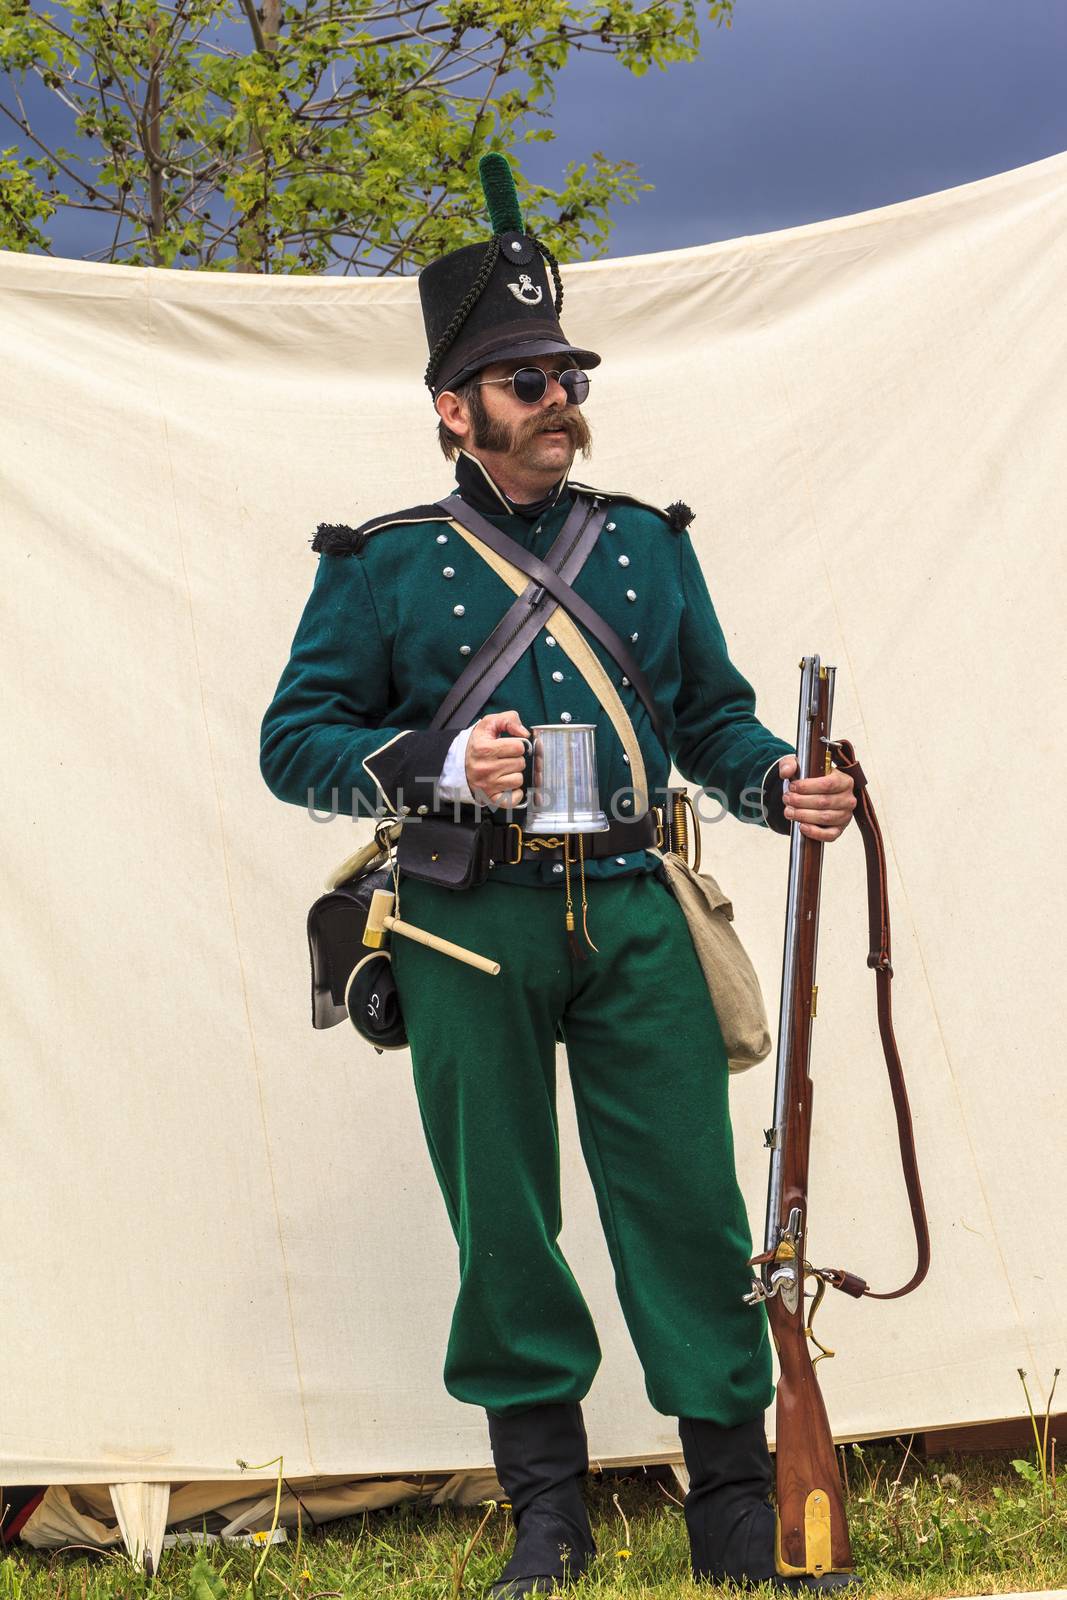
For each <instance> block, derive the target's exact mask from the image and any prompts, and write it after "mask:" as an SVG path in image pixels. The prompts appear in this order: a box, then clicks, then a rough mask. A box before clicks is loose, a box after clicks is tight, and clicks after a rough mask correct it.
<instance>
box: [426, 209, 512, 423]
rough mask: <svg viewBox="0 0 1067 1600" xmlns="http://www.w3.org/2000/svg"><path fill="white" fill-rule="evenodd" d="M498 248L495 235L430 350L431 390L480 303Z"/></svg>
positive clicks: (427, 370) (427, 373)
mask: <svg viewBox="0 0 1067 1600" xmlns="http://www.w3.org/2000/svg"><path fill="white" fill-rule="evenodd" d="M498 248H499V246H498V244H497V241H496V239H495V237H494V238H492V239H490V241H489V243H488V245H487V246H486V249H485V255H484V256H483V257H482V264H481V266H480V267H479V268H478V276H477V277H476V278H475V280H474V282H473V283H472V284H471V286H470V288H469V289H468V290H467V293H466V294H465V295H464V296H463V299H462V300H461V301H460V303H459V305H458V306H457V307H456V312H455V315H454V316H453V318H452V321H451V322H450V323H449V324H448V327H447V328H446V329H445V331H444V333H443V334H442V335H441V337H440V338H439V339H438V341H437V343H436V344H435V345H434V347H433V349H432V350H431V351H430V359H429V362H428V363H427V366H426V387H427V388H428V389H429V390H430V391H431V392H432V390H433V386H434V382H435V380H436V378H437V374H438V372H439V370H440V367H441V362H442V361H443V360H444V358H445V355H446V354H447V352H448V348H449V346H450V345H451V344H453V343H454V342H455V339H456V335H457V334H458V333H459V330H460V328H462V326H463V324H464V323H465V322H466V320H467V318H468V317H469V316H470V314H471V312H472V311H473V310H474V308H475V306H476V305H477V304H478V301H479V300H480V299H481V296H482V290H483V289H484V288H485V286H486V284H487V283H488V282H489V279H490V277H491V276H492V272H493V267H494V266H495V265H496V258H497V251H498Z"/></svg>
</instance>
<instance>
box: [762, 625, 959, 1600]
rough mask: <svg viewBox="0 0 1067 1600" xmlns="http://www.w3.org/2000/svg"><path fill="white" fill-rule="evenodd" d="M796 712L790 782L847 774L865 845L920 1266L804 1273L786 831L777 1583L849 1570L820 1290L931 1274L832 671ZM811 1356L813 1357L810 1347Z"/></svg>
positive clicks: (808, 687) (801, 1023)
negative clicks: (818, 1324)
mask: <svg viewBox="0 0 1067 1600" xmlns="http://www.w3.org/2000/svg"><path fill="white" fill-rule="evenodd" d="M800 667H801V686H800V714H799V719H798V726H797V762H798V768H799V770H798V772H797V777H798V778H807V777H814V776H817V775H819V774H822V773H825V772H829V771H830V768H831V765H835V766H837V767H839V768H840V769H841V770H842V771H845V772H849V773H851V775H852V778H853V783H854V786H855V793H856V800H857V805H856V811H855V820H856V823H857V825H858V827H859V829H860V833H861V834H862V837H863V846H864V851H865V855H866V862H867V899H868V912H869V920H870V953H869V954H868V957H867V965H868V966H869V967H872V968H873V969H874V972H875V979H876V983H877V994H878V1027H879V1032H880V1034H881V1039H882V1047H883V1051H884V1053H885V1059H886V1066H887V1068H888V1071H889V1078H890V1086H891V1088H892V1092H893V1103H894V1107H895V1111H896V1120H897V1133H898V1139H899V1143H900V1152H901V1160H902V1163H903V1167H904V1177H905V1182H906V1185H907V1190H908V1198H909V1200H910V1202H911V1211H912V1222H913V1225H914V1228H915V1238H916V1244H917V1249H918V1262H917V1265H916V1269H915V1272H914V1273H913V1274H912V1277H911V1278H910V1279H909V1281H908V1282H907V1283H906V1284H904V1285H903V1286H902V1287H901V1288H899V1289H894V1290H892V1291H890V1292H888V1293H882V1294H875V1292H874V1291H873V1290H872V1289H870V1288H868V1286H867V1284H866V1282H865V1280H864V1279H863V1278H861V1277H859V1276H858V1275H857V1274H855V1273H850V1272H844V1271H842V1270H841V1269H839V1268H836V1267H832V1268H814V1267H812V1266H811V1265H810V1263H809V1262H808V1260H807V1213H808V1158H809V1152H810V1147H811V1116H812V1083H811V1076H810V1071H809V1066H810V1054H811V1023H812V1018H813V1017H814V1016H815V1013H816V1004H817V998H818V988H817V985H816V982H815V958H816V951H817V946H818V933H819V894H820V888H821V881H822V855H823V846H822V842H821V841H820V840H818V839H810V838H808V837H807V836H806V835H805V834H803V833H801V831H800V829H799V827H797V826H796V825H795V824H794V826H793V828H792V829H791V839H790V848H789V893H788V901H787V908H786V924H785V953H784V957H783V962H782V999H781V1013H780V1019H779V1028H778V1061H777V1072H776V1077H775V1087H774V1124H773V1126H772V1127H771V1128H768V1130H767V1132H766V1135H765V1139H766V1143H767V1145H768V1147H769V1148H770V1152H771V1158H770V1178H769V1183H768V1188H767V1227H766V1234H765V1237H764V1249H763V1253H762V1254H761V1255H758V1256H755V1257H754V1258H753V1261H752V1265H753V1266H754V1267H758V1268H759V1277H758V1278H756V1279H755V1280H754V1282H753V1287H752V1292H751V1293H750V1294H748V1295H746V1296H745V1298H746V1300H747V1301H748V1302H749V1303H750V1304H756V1303H759V1302H761V1301H762V1302H764V1303H765V1304H766V1307H767V1314H768V1317H769V1319H770V1325H771V1333H772V1335H773V1338H774V1343H775V1348H776V1349H777V1351H778V1362H779V1366H780V1369H781V1375H780V1377H779V1381H778V1394H777V1408H776V1462H777V1499H778V1533H777V1549H776V1559H777V1566H778V1570H779V1572H780V1573H782V1574H783V1575H789V1574H798V1575H799V1574H802V1573H808V1574H811V1575H814V1576H817V1575H819V1574H821V1573H825V1572H848V1571H850V1570H851V1568H852V1565H853V1562H852V1550H851V1546H850V1544H849V1536H848V1525H847V1522H846V1519H845V1510H844V1503H843V1497H842V1491H841V1479H840V1475H839V1472H838V1465H837V1454H836V1451H835V1448H834V1440H833V1434H832V1433H831V1431H830V1423H829V1420H828V1418H827V1414H826V1407H825V1405H824V1403H823V1398H822V1394H821V1393H820V1390H819V1384H818V1379H817V1378H816V1376H815V1366H816V1364H817V1362H819V1361H821V1360H822V1359H823V1358H824V1357H825V1356H830V1355H832V1354H833V1351H831V1350H827V1349H826V1348H825V1346H823V1345H821V1344H819V1341H818V1340H817V1339H816V1338H815V1335H814V1333H813V1332H812V1326H811V1325H812V1321H813V1320H814V1316H815V1312H816V1311H817V1310H818V1308H819V1304H820V1302H821V1301H822V1297H823V1295H824V1294H825V1292H826V1287H827V1285H828V1284H829V1285H831V1286H832V1287H834V1288H836V1289H842V1290H844V1291H845V1293H847V1294H851V1295H854V1296H856V1297H857V1298H858V1297H859V1296H861V1295H869V1296H871V1297H872V1298H873V1299H879V1300H891V1299H896V1298H897V1297H898V1296H900V1295H903V1294H907V1293H909V1292H910V1291H911V1290H912V1289H915V1288H917V1287H918V1285H919V1284H920V1283H921V1282H922V1280H923V1278H924V1277H925V1276H926V1272H927V1269H928V1267H929V1264H930V1241H929V1233H928V1230H927V1224H926V1214H925V1211H924V1208H923V1200H922V1190H921V1188H920V1185H919V1175H918V1168H917V1164H916V1159H915V1147H914V1140H913V1137H912V1129H911V1115H910V1112H909V1109H908V1098H907V1091H906V1089H905V1086H904V1077H903V1070H902V1068H901V1064H900V1057H899V1055H898V1053H897V1047H896V1041H895V1040H894V1038H893V1024H892V1011H891V1000H890V982H891V979H892V976H893V968H892V965H891V960H890V942H889V907H888V902H887V896H886V869H885V853H884V850H883V847H882V837H881V832H880V829H879V827H878V821H877V818H876V817H875V814H874V809H873V807H872V805H871V801H870V795H869V793H868V789H867V780H866V778H865V776H864V774H863V769H862V768H861V767H860V765H859V763H858V761H857V760H856V753H855V750H854V749H853V748H852V746H851V744H849V743H848V741H847V740H844V739H842V740H838V741H833V740H831V738H830V717H831V712H832V708H833V693H834V668H833V667H823V666H821V665H820V661H819V657H818V656H805V657H804V659H803V660H802V661H801V663H800ZM807 1278H812V1279H814V1280H815V1285H816V1287H815V1292H814V1299H813V1302H812V1306H811V1310H810V1312H807V1311H806V1310H805V1294H804V1284H805V1280H806V1279H807ZM809 1339H810V1341H811V1343H812V1344H813V1345H815V1346H816V1347H817V1349H818V1350H819V1352H820V1354H819V1355H817V1356H815V1358H814V1359H813V1358H812V1355H811V1352H810V1350H809V1348H808V1340H809Z"/></svg>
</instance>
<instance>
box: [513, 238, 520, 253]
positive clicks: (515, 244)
mask: <svg viewBox="0 0 1067 1600" xmlns="http://www.w3.org/2000/svg"><path fill="white" fill-rule="evenodd" d="M511 248H512V249H513V250H514V251H515V254H516V255H518V253H519V251H520V250H521V249H522V245H521V244H520V243H519V241H518V239H512V241H511Z"/></svg>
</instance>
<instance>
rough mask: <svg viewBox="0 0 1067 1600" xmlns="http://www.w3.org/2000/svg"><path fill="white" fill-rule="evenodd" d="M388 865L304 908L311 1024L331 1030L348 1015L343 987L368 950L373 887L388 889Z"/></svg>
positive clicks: (352, 881) (332, 891) (390, 886)
mask: <svg viewBox="0 0 1067 1600" xmlns="http://www.w3.org/2000/svg"><path fill="white" fill-rule="evenodd" d="M392 887H393V875H392V873H391V872H390V871H389V868H388V867H380V868H379V869H378V870H377V871H375V872H367V873H364V874H363V876H362V877H358V878H350V879H349V880H348V882H347V883H341V884H338V886H337V888H336V889H333V890H331V891H330V893H329V894H324V895H320V896H319V898H318V899H317V900H316V901H315V904H314V905H313V906H312V907H311V910H310V911H309V912H308V919H307V933H308V949H309V951H310V953H311V1025H312V1027H313V1028H332V1027H335V1026H336V1024H337V1023H338V1022H343V1021H344V1019H345V1017H347V1016H348V1008H347V1006H346V1004H345V987H346V985H347V983H348V979H349V976H350V974H351V972H352V969H353V967H354V966H355V965H356V964H357V962H359V961H362V960H363V959H364V957H365V956H367V955H369V954H370V952H369V950H368V949H367V946H366V945H365V944H364V943H363V930H364V928H365V927H366V926H367V917H368V915H369V913H370V903H371V897H372V896H373V894H374V891H375V889H392Z"/></svg>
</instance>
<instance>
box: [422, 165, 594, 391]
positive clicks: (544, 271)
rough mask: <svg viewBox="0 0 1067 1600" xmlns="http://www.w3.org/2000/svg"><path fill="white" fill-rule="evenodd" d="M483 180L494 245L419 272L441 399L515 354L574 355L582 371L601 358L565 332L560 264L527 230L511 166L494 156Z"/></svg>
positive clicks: (471, 248)
mask: <svg viewBox="0 0 1067 1600" xmlns="http://www.w3.org/2000/svg"><path fill="white" fill-rule="evenodd" d="M478 174H479V176H480V178H481V180H482V190H483V192H484V194H485V199H486V204H487V205H488V207H489V222H490V226H491V227H492V230H493V237H492V239H490V240H489V241H488V243H486V244H468V245H463V247H462V248H461V249H459V250H450V251H449V253H448V254H447V255H445V256H439V257H438V258H437V260H436V261H431V262H430V263H429V265H428V266H426V267H424V268H423V269H422V271H421V272H420V274H419V295H420V297H421V299H422V315H423V320H424V322H425V324H426V339H427V343H428V344H429V347H430V360H429V364H428V365H427V368H426V386H427V388H428V389H429V390H430V391H431V393H432V394H434V395H435V396H436V395H438V394H441V393H442V391H443V390H445V389H454V388H455V387H456V385H457V384H460V383H463V381H464V380H465V379H466V378H469V377H471V376H472V375H473V374H474V373H475V372H477V371H478V370H479V369H480V368H481V367H486V366H488V365H489V364H490V362H493V361H502V360H506V359H507V358H509V357H511V356H551V355H567V356H570V357H572V359H573V360H574V362H575V365H576V366H580V367H597V366H599V365H600V357H599V356H598V355H597V354H596V352H595V351H594V350H580V349H578V347H577V346H576V345H573V344H571V342H570V340H569V339H568V338H567V335H566V334H565V333H564V331H563V329H562V328H561V327H560V322H559V313H560V309H561V307H562V305H563V285H562V284H561V282H560V276H559V266H558V264H557V262H556V258H555V256H554V255H553V254H552V252H551V250H549V249H548V247H547V245H543V244H542V243H541V241H540V240H539V239H537V238H535V236H534V235H533V234H532V233H527V232H526V231H525V230H524V228H523V225H522V213H521V211H520V210H519V197H518V194H517V193H516V190H515V180H514V179H513V177H512V176H511V168H510V167H509V166H508V163H507V161H506V160H505V159H504V157H503V156H502V155H498V154H497V153H496V152H495V151H494V152H493V153H492V154H490V155H487V156H483V157H482V159H481V160H480V161H479V163H478ZM550 272H551V281H550V279H549V273H550Z"/></svg>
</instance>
